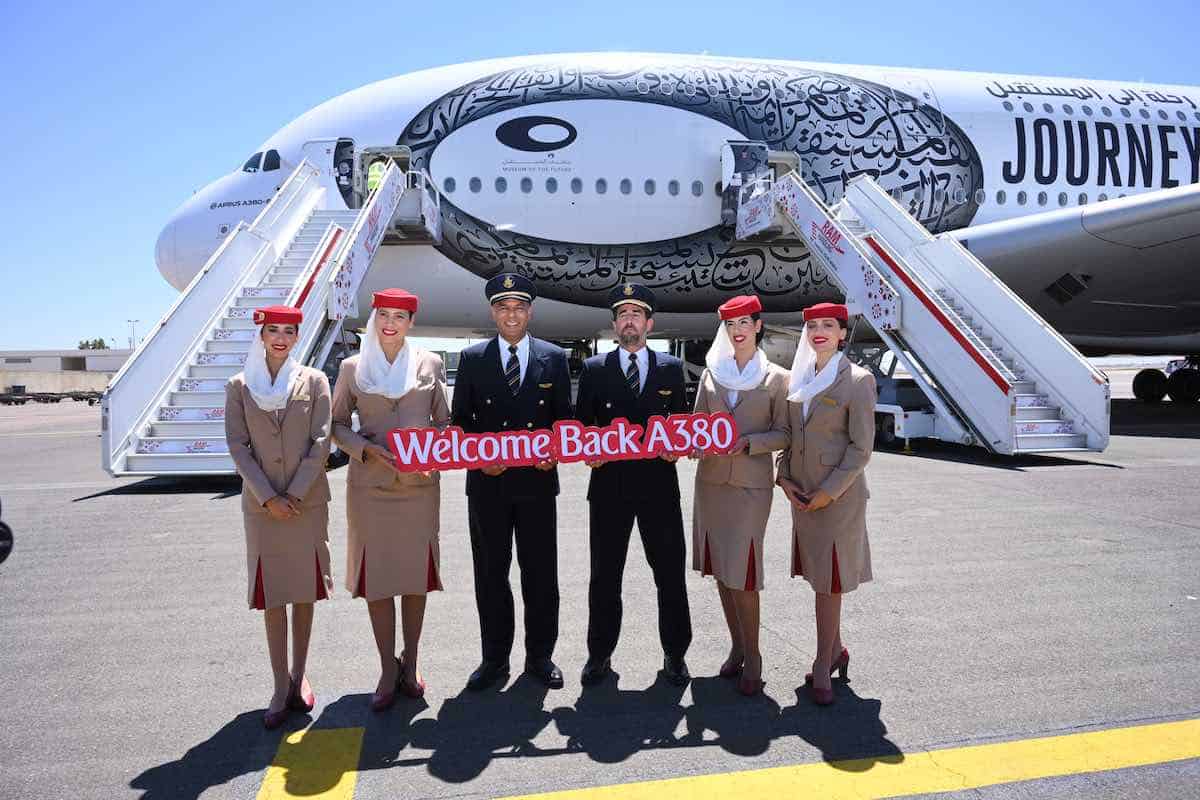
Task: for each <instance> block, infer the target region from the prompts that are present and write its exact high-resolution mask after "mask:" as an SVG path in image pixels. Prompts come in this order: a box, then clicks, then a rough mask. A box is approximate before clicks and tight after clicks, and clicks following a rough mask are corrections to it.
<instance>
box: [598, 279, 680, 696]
mask: <svg viewBox="0 0 1200 800" xmlns="http://www.w3.org/2000/svg"><path fill="white" fill-rule="evenodd" d="M609 303H610V304H611V305H612V310H613V331H614V333H615V334H616V338H617V342H618V344H619V345H620V347H619V348H618V349H616V350H613V351H612V352H610V353H606V354H602V355H596V356H592V357H591V358H589V359H588V360H587V361H586V362H584V366H583V373H582V375H581V376H580V379H579V397H578V402H577V403H576V412H577V416H578V418H579V420H580V422H583V423H584V424H586V425H601V426H603V425H607V424H609V423H610V422H612V421H613V420H614V419H616V418H618V417H624V418H625V419H627V420H629V421H630V422H632V423H635V424H638V425H645V424H646V420H647V419H648V418H649V417H651V416H654V415H661V416H667V415H669V414H686V413H689V412H690V411H691V409H690V408H689V407H688V403H687V398H686V397H685V396H684V385H683V363H682V362H681V361H680V360H679V359H678V358H675V357H674V356H670V355H666V354H665V353H656V352H654V351H653V350H650V349H649V348H647V347H646V335H647V334H648V333H650V331H651V330H652V329H653V328H654V319H653V317H654V293H653V292H651V291H650V290H649V289H647V288H646V287H644V286H636V285H633V284H625V285H623V286H619V287H617V288H616V289H614V290H613V291H612V293H611V294H610V295H609ZM674 460H675V459H673V458H670V457H661V458H654V459H641V460H634V461H612V462H609V463H606V464H598V463H589V464H588V466H590V467H592V475H591V481H590V483H589V485H588V501H589V505H590V512H589V522H590V548H591V568H592V576H591V584H590V587H589V590H588V660H587V665H586V666H584V668H583V675H582V681H583V683H584V684H585V685H591V684H595V683H599V682H600V681H601V680H603V679H604V678H605V676H607V675H608V674H609V672H611V671H612V665H611V662H610V657H611V656H612V652H613V650H614V649H615V648H616V646H617V638H618V636H619V635H620V632H621V575H622V573H623V572H624V570H625V556H626V553H627V552H628V550H629V536H630V534H631V533H632V532H633V523H634V521H635V520H636V521H637V526H638V531H639V532H640V533H641V535H642V546H643V549H644V550H645V551H646V560H647V561H649V562H650V569H651V570H652V571H653V572H654V584H655V586H656V587H657V589H658V634H659V638H660V640H661V641H662V647H663V652H664V654H665V659H664V662H663V671H664V673H665V675H666V677H667V679H668V680H670V681H671V682H672V683H674V684H676V685H679V686H682V685H685V684H686V683H687V682H688V680H689V675H688V669H687V664H686V663H685V662H684V660H683V656H684V653H685V652H687V648H688V645H689V644H691V641H692V623H691V617H690V615H689V612H688V600H687V589H686V587H685V585H684V561H685V558H686V555H687V546H686V544H685V537H684V532H683V514H682V512H681V510H680V507H679V479H678V477H677V476H676V474H675V464H674Z"/></svg>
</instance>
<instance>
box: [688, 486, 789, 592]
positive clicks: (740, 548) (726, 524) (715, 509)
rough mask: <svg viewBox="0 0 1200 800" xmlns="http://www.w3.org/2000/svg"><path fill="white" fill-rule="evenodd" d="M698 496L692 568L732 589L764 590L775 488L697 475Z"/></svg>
mask: <svg viewBox="0 0 1200 800" xmlns="http://www.w3.org/2000/svg"><path fill="white" fill-rule="evenodd" d="M694 496H695V506H694V508H693V511H692V568H693V569H694V570H696V571H697V572H699V573H700V574H702V575H712V576H713V577H714V578H716V579H717V580H719V581H720V582H721V583H722V584H724V585H725V586H728V587H729V588H730V589H738V590H742V591H747V592H750V591H761V590H762V588H763V537H764V535H765V534H766V530H767V518H768V517H770V516H771V496H772V491H771V490H770V489H746V488H743V487H740V486H731V485H729V484H724V483H703V482H701V481H696V491H695V495H694Z"/></svg>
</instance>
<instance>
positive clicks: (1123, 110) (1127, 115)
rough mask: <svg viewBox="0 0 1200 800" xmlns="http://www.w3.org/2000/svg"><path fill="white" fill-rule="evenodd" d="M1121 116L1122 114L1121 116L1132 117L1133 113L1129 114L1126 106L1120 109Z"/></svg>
mask: <svg viewBox="0 0 1200 800" xmlns="http://www.w3.org/2000/svg"><path fill="white" fill-rule="evenodd" d="M1121 116H1122V117H1132V116H1133V114H1130V113H1129V109H1128V108H1122V109H1121Z"/></svg>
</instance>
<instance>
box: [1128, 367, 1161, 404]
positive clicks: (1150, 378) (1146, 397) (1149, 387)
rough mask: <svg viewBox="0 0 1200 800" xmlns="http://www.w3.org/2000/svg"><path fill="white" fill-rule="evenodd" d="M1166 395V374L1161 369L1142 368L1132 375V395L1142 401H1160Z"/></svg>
mask: <svg viewBox="0 0 1200 800" xmlns="http://www.w3.org/2000/svg"><path fill="white" fill-rule="evenodd" d="M1166 395H1167V376H1166V373H1164V372H1163V371H1162V370H1161V369H1144V370H1142V371H1141V372H1139V373H1138V374H1137V375H1134V376H1133V396H1134V397H1136V398H1137V399H1138V400H1141V401H1142V402H1143V403H1161V402H1162V399H1163V398H1164V397H1166Z"/></svg>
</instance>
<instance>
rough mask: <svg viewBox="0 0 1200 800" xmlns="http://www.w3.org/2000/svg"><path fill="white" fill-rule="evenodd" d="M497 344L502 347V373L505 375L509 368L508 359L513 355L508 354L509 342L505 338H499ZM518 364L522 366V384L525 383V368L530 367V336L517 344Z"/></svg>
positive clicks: (526, 336) (524, 337)
mask: <svg viewBox="0 0 1200 800" xmlns="http://www.w3.org/2000/svg"><path fill="white" fill-rule="evenodd" d="M496 343H497V344H498V345H500V372H501V373H503V372H504V370H505V369H507V368H508V357H509V356H510V355H512V353H510V352H508V342H506V341H504V337H503V336H497V337H496ZM517 363H518V364H520V365H521V383H524V382H525V368H526V367H528V366H529V334H525V335H524V336H523V337H522V338H521V341H519V342H517Z"/></svg>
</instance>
